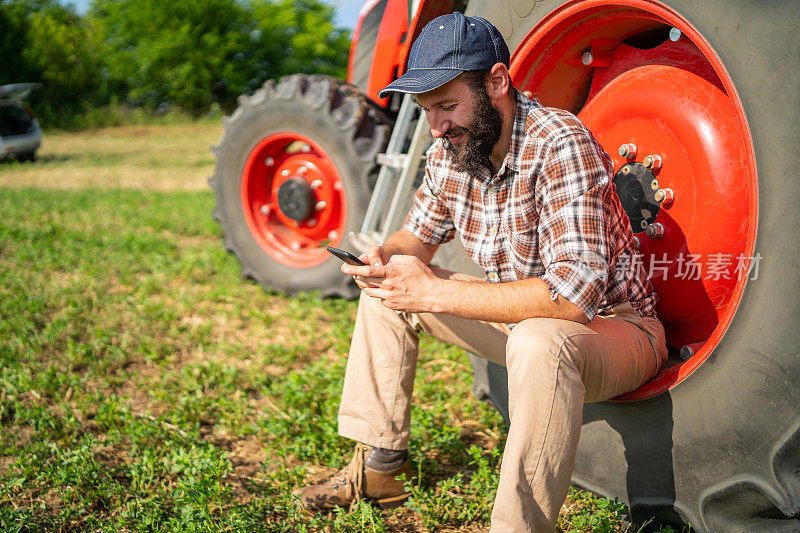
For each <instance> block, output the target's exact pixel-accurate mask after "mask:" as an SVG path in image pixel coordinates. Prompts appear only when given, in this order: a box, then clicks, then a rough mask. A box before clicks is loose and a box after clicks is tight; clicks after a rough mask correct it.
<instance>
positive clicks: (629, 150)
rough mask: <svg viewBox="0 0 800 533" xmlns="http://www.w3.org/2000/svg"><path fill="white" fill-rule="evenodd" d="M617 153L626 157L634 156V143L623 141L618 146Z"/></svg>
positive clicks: (632, 157)
mask: <svg viewBox="0 0 800 533" xmlns="http://www.w3.org/2000/svg"><path fill="white" fill-rule="evenodd" d="M618 151H619V155H621V156H622V157H625V158H627V159H634V158H636V145H635V144H633V143H625V144H623V145H622V146H620V147H619V150H618Z"/></svg>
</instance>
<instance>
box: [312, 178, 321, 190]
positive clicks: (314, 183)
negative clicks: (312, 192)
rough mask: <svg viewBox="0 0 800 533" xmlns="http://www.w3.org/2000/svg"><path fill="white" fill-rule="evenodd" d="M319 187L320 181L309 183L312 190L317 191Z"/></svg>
mask: <svg viewBox="0 0 800 533" xmlns="http://www.w3.org/2000/svg"><path fill="white" fill-rule="evenodd" d="M320 187H322V180H314V181H312V182H311V188H312V189H319V188H320Z"/></svg>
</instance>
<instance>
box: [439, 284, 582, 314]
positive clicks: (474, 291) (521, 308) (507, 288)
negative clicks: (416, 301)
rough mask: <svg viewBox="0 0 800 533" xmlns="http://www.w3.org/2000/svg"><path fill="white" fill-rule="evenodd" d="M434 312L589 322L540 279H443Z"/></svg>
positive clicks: (574, 306)
mask: <svg viewBox="0 0 800 533" xmlns="http://www.w3.org/2000/svg"><path fill="white" fill-rule="evenodd" d="M437 288H438V289H437V291H436V293H435V295H434V301H435V303H434V304H433V308H432V309H431V311H433V312H437V313H447V314H450V315H455V316H460V317H463V318H470V319H473V320H483V321H487V322H505V323H509V322H521V321H522V320H525V319H527V318H535V317H549V318H562V319H565V320H572V321H575V322H588V321H589V319H588V318H587V317H586V315H585V314H584V313H583V311H581V310H580V308H578V307H577V306H576V305H575V304H573V303H572V302H570V301H569V300H567V299H565V298H563V297H562V296H560V295H559V296H558V297H557V298H556V299H555V300H553V299H552V298H551V297H550V288H549V287H548V286H547V284H546V283H545V282H544V281H542V280H541V279H539V278H531V279H526V280H521V281H514V282H510V283H489V282H483V283H469V282H464V281H456V280H441V281H440V282H438V283H437Z"/></svg>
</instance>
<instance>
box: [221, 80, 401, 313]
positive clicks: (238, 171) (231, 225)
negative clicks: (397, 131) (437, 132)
mask: <svg viewBox="0 0 800 533" xmlns="http://www.w3.org/2000/svg"><path fill="white" fill-rule="evenodd" d="M224 123H225V131H224V133H223V135H222V138H221V139H220V142H219V144H217V145H216V146H215V147H213V151H214V154H215V155H216V159H217V165H216V170H215V173H214V176H213V177H212V178H211V179H210V180H209V184H210V185H211V187H212V188H213V189H214V192H215V193H216V197H217V204H216V208H215V209H214V212H213V216H214V218H215V219H216V220H217V221H218V222H220V224H221V225H222V230H223V234H224V243H225V247H226V249H227V250H229V251H230V252H232V253H234V254H235V255H236V257H237V258H238V260H239V262H240V263H241V266H242V275H243V276H244V277H246V278H251V279H254V280H256V281H257V282H258V283H260V284H261V285H262V286H263V287H264V288H265V289H279V290H281V291H284V292H286V293H288V294H293V293H296V292H298V291H311V290H317V289H319V290H321V291H322V296H323V297H328V296H341V297H345V298H354V297H356V296H357V294H358V287H356V286H355V284H354V283H353V282H352V278H350V277H349V276H344V275H342V273H341V271H340V270H339V269H340V265H341V262H340V261H339V260H338V259H336V258H334V257H333V256H331V258H330V259H329V260H326V261H325V262H324V263H322V264H320V265H317V266H314V267H312V268H293V267H292V266H287V265H286V264H282V263H280V262H278V261H276V260H275V259H273V258H272V257H270V255H268V254H267V253H266V252H265V251H264V250H263V249H262V248H261V247H260V246H259V244H258V242H257V240H256V239H255V238H254V236H253V235H252V234H251V232H250V230H249V228H248V225H247V223H246V220H245V214H244V207H243V206H242V202H241V200H240V190H241V189H240V187H241V180H242V172H243V165H244V163H245V161H246V160H247V157H248V154H249V153H250V151H251V150H252V149H253V147H254V146H256V145H257V143H258V142H259V141H260V140H261V139H263V138H265V137H266V136H267V135H269V134H271V133H274V132H277V131H292V132H297V133H299V134H302V135H304V136H306V137H308V138H310V139H313V140H314V142H316V143H318V144H319V145H320V146H321V147H322V149H323V150H324V151H325V152H326V153H327V154H328V155H329V156H330V159H331V160H332V162H333V163H334V165H335V166H336V169H337V170H338V172H339V174H340V177H341V180H342V182H343V184H344V188H345V193H346V203H347V219H346V228H345V231H344V235H346V234H347V233H348V232H350V231H358V230H359V229H360V227H361V222H362V221H363V219H364V215H365V213H366V208H367V206H368V204H369V198H370V192H371V191H372V188H373V187H374V183H375V180H376V178H377V166H376V163H375V160H376V155H377V153H378V152H379V151H381V150H383V149H384V147H385V146H386V143H387V141H388V138H389V131H390V121H389V119H387V118H386V116H385V115H384V114H383V113H382V112H381V110H380V108H378V107H377V106H376V105H375V104H373V103H372V102H370V101H369V100H368V99H367V98H366V97H365V96H364V95H363V94H361V93H360V92H358V90H357V89H356V88H355V87H354V86H352V85H349V84H346V83H344V82H343V81H341V80H338V79H335V78H331V77H328V76H320V75H312V76H307V75H301V74H296V75H293V76H288V77H284V78H281V80H280V81H278V82H277V83H276V82H274V81H272V80H270V81H268V82H266V83H265V84H264V86H263V87H262V88H261V89H259V90H258V91H257V92H256V93H255V94H253V95H252V96H250V97H246V96H243V97H240V99H239V108H238V109H237V110H236V111H235V112H234V113H233V115H231V116H230V117H228V118H227V119H225V120H224Z"/></svg>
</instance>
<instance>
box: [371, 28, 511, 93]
mask: <svg viewBox="0 0 800 533" xmlns="http://www.w3.org/2000/svg"><path fill="white" fill-rule="evenodd" d="M510 58H511V54H510V53H509V52H508V45H507V44H506V42H505V40H503V36H502V35H500V32H499V31H498V30H497V28H495V27H494V26H493V25H492V23H491V22H489V21H488V20H486V19H484V18H481V17H468V16H466V15H462V14H461V13H450V14H449V15H442V16H440V17H436V18H435V19H433V20H432V21H430V22H429V23H428V24H427V25H426V26H425V27H424V28H422V32H421V33H420V34H419V37H417V40H416V41H414V45H413V46H412V47H411V55H410V58H409V61H408V71H407V72H406V73H405V74H403V75H402V76H400V77H399V78H398V79H396V80H394V81H393V82H392V83H390V84H389V85H387V86H386V87H385V88H384V89H383V90H381V92H379V93H378V96H379V97H381V98H385V97H387V96H388V95H389V93H393V92H398V93H411V94H420V93H425V92H428V91H432V90H433V89H436V88H437V87H441V86H442V85H444V84H445V83H447V82H448V81H450V80H452V79H453V78H455V77H456V76H458V75H459V74H461V73H462V72H464V71H465V70H489V69H491V68H492V67H493V66H494V65H496V64H497V63H503V64H504V65H505V66H506V67H507V66H509V62H510Z"/></svg>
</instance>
